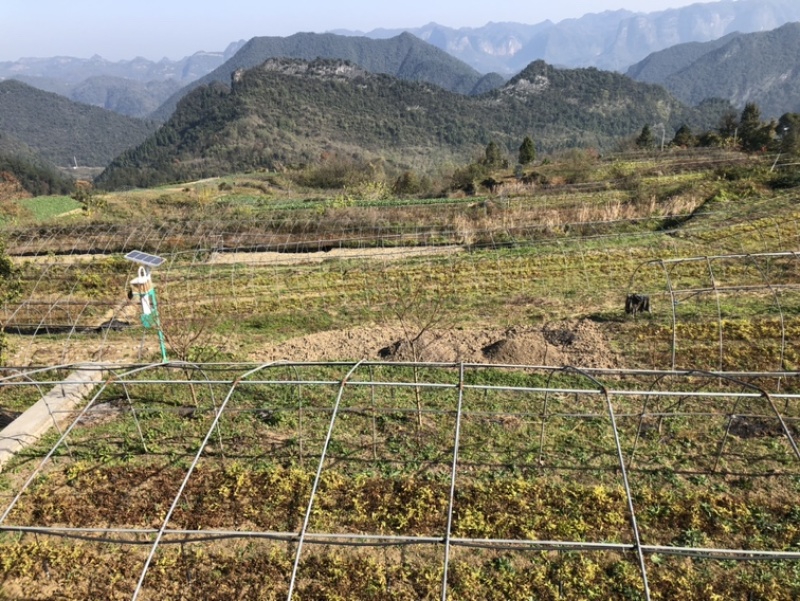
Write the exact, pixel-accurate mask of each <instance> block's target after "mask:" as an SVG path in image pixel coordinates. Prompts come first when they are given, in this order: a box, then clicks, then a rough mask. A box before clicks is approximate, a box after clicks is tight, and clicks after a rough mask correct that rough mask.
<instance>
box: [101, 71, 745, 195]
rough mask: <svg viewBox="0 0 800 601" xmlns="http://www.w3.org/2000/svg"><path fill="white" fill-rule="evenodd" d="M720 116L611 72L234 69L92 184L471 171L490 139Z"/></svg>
mask: <svg viewBox="0 0 800 601" xmlns="http://www.w3.org/2000/svg"><path fill="white" fill-rule="evenodd" d="M706 108H709V107H706ZM716 109H719V110H716ZM716 109H715V110H713V111H711V112H710V113H707V114H703V113H702V112H701V111H698V110H696V109H690V108H688V107H686V106H685V105H682V104H681V103H679V102H678V101H677V100H675V99H674V98H673V97H671V96H670V95H669V94H668V93H667V92H666V91H665V90H664V89H663V88H661V87H660V86H655V85H651V84H643V83H638V82H635V81H633V80H632V79H630V78H628V77H625V76H624V75H621V74H618V73H612V72H609V71H599V70H597V69H593V68H590V69H576V70H559V69H555V68H553V67H551V66H549V65H546V64H545V63H544V62H542V61H537V62H535V63H533V64H531V65H530V66H528V67H527V68H526V69H525V70H524V71H523V72H522V73H520V74H519V75H518V76H516V77H515V78H513V79H512V80H510V81H509V82H508V83H507V84H505V85H504V86H502V87H501V88H499V89H496V90H493V91H491V92H487V93H485V94H482V95H480V96H465V95H462V94H458V93H454V92H450V91H447V90H445V89H443V88H440V87H437V86H434V85H431V84H429V83H425V82H415V81H406V80H401V79H398V78H395V77H392V76H389V75H384V74H376V73H371V72H369V71H367V70H366V69H364V68H363V67H362V66H358V65H356V64H354V63H351V62H346V61H341V60H330V59H317V60H314V61H311V62H308V61H302V60H299V59H277V58H275V59H269V60H267V61H266V62H264V63H263V64H261V65H260V66H258V67H254V68H250V69H241V70H237V71H235V72H234V74H233V77H232V80H231V86H230V87H228V86H227V85H225V84H223V83H221V82H216V81H213V82H211V83H210V84H209V85H205V86H200V87H198V88H196V89H194V90H193V91H191V92H190V93H188V94H187V95H186V96H185V97H184V98H183V99H182V100H181V101H180V102H179V103H178V106H177V109H176V110H175V111H174V113H173V114H172V116H171V117H170V118H169V120H168V121H167V122H166V123H165V124H164V125H163V126H162V127H161V128H160V129H159V130H158V131H157V132H155V133H154V134H153V135H152V136H150V137H149V138H148V139H147V140H146V141H145V142H144V143H143V144H141V145H140V146H139V147H137V148H135V149H131V150H129V151H126V152H125V153H124V154H123V155H121V156H119V157H118V158H117V159H115V160H114V161H113V163H112V164H111V165H109V166H108V168H107V169H106V170H105V171H104V172H103V173H102V174H101V175H100V176H99V177H98V179H97V180H96V182H97V184H98V185H100V186H104V187H111V188H114V187H121V186H145V187H149V186H153V185H158V184H162V183H166V182H175V181H187V180H193V179H199V178H204V177H211V176H216V175H223V174H227V173H236V172H243V171H251V170H255V169H263V168H268V169H277V168H281V167H285V166H300V165H304V164H309V163H310V164H315V163H317V162H318V161H319V157H320V156H321V155H322V154H325V155H337V154H338V155H340V156H347V157H353V156H359V157H362V158H363V159H364V160H369V161H373V160H375V161H378V162H381V163H386V164H387V165H391V166H393V168H396V169H407V168H411V167H419V166H420V164H423V165H424V164H427V165H430V164H434V163H435V164H439V165H441V164H443V163H445V162H447V161H449V160H452V161H461V162H463V161H465V160H466V161H468V160H470V159H472V158H474V156H475V154H476V153H479V152H481V151H482V149H483V148H484V147H485V145H486V144H487V143H488V142H489V141H495V142H496V143H497V144H499V145H500V146H501V147H502V148H504V149H505V150H506V152H508V153H513V152H515V151H516V149H517V148H518V147H519V144H520V143H521V141H522V139H523V138H524V137H525V136H527V135H530V136H532V137H533V138H534V139H535V140H536V144H537V148H538V149H539V150H540V151H550V150H554V149H558V148H568V147H573V146H593V147H595V148H600V149H603V148H612V147H614V146H615V145H616V144H617V143H619V141H620V140H621V139H623V138H625V137H627V136H631V135H633V134H635V133H637V132H638V131H640V129H641V127H642V125H643V124H647V123H659V122H660V123H664V124H665V125H666V127H667V128H673V129H677V127H679V126H680V125H682V124H684V123H687V124H689V125H690V126H691V127H693V128H697V129H699V128H703V127H709V126H710V124H712V123H716V122H718V120H719V117H720V116H721V115H722V113H723V110H727V109H729V105H725V106H724V107H719V106H718V107H716ZM668 131H669V130H668Z"/></svg>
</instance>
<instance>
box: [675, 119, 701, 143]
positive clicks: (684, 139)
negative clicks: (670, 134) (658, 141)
mask: <svg viewBox="0 0 800 601" xmlns="http://www.w3.org/2000/svg"><path fill="white" fill-rule="evenodd" d="M672 145H673V146H678V147H681V148H692V147H693V146H697V138H695V136H694V134H693V133H692V130H691V129H690V128H689V126H688V125H686V124H683V125H681V126H680V127H679V128H678V131H676V132H675V137H674V138H673V139H672Z"/></svg>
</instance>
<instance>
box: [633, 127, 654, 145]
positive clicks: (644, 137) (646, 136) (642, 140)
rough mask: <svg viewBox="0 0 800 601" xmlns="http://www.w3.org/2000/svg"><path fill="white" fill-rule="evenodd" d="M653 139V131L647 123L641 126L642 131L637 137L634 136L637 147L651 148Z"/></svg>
mask: <svg viewBox="0 0 800 601" xmlns="http://www.w3.org/2000/svg"><path fill="white" fill-rule="evenodd" d="M653 141H654V140H653V132H652V130H651V129H650V126H649V125H645V126H644V127H643V128H642V132H641V133H640V134H639V137H638V138H636V145H637V146H638V147H639V148H652V147H653Z"/></svg>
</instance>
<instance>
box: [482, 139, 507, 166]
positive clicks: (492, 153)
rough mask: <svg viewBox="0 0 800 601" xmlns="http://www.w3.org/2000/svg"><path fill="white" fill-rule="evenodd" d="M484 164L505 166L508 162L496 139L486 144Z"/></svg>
mask: <svg viewBox="0 0 800 601" xmlns="http://www.w3.org/2000/svg"><path fill="white" fill-rule="evenodd" d="M483 164H484V165H486V166H487V167H503V166H506V165H507V164H508V163H507V161H506V160H505V159H504V158H503V153H502V151H501V150H500V147H499V146H498V145H497V144H496V143H495V141H494V140H492V141H491V142H489V143H488V144H487V145H486V150H485V151H484V159H483Z"/></svg>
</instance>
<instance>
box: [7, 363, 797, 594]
mask: <svg viewBox="0 0 800 601" xmlns="http://www.w3.org/2000/svg"><path fill="white" fill-rule="evenodd" d="M105 369H106V370H107V376H108V377H107V379H106V380H105V383H104V384H102V385H100V386H98V387H97V388H96V389H95V391H94V393H93V395H92V396H91V398H90V401H89V402H88V403H87V405H86V406H85V407H84V408H83V409H82V410H81V411H80V413H79V414H78V415H76V416H74V419H70V420H68V422H67V423H68V425H67V426H66V427H64V428H62V429H61V431H60V432H59V433H53V434H52V435H51V436H50V437H49V438H48V439H47V440H45V441H43V442H42V443H41V444H39V445H38V446H35V447H31V448H29V449H28V450H26V451H24V452H23V453H22V454H20V455H19V456H18V457H16V458H15V459H14V462H13V464H12V469H10V470H7V471H6V473H5V474H3V476H2V481H1V482H2V486H1V487H0V490H2V491H3V492H2V497H0V510H1V511H2V513H0V529H1V530H2V533H0V536H2V538H3V548H4V555H3V557H4V560H3V563H2V570H3V571H2V582H3V585H2V586H3V588H2V589H0V590H2V592H3V594H4V595H6V596H7V597H9V598H16V597H18V596H19V595H20V594H23V591H24V595H25V596H26V598H30V599H44V598H51V597H52V595H53V594H54V593H55V591H59V593H58V594H59V595H61V596H62V598H75V599H79V598H108V599H116V598H119V599H135V598H141V599H181V598H187V597H191V598H216V599H284V598H296V599H331V598H342V599H344V598H360V599H368V598H376V599H378V598H390V599H420V598H431V599H432V598H450V599H528V598H531V597H533V598H541V599H588V598H598V599H611V598H614V599H616V598H619V599H646V598H650V599H668V598H681V599H708V598H713V596H714V595H719V596H720V598H726V599H739V598H740V599H748V598H759V599H793V598H796V597H797V595H798V594H800V574H798V566H799V565H800V564H799V563H798V561H800V548H798V543H800V512H799V511H798V505H797V503H796V499H797V494H798V486H800V453H798V448H797V443H796V439H797V433H798V423H799V422H798V418H800V405H798V403H800V394H798V392H799V390H798V381H797V378H796V375H795V374H772V375H765V374H762V375H760V376H759V375H755V374H740V375H739V376H738V377H734V376H731V375H726V376H718V375H711V374H703V373H685V372H643V371H607V370H578V369H573V368H564V369H547V368H537V367H520V366H515V367H501V366H490V365H474V364H455V365H447V364H433V363H422V364H416V365H414V364H403V363H383V362H381V363H376V362H371V363H370V362H361V363H315V364H307V363H302V364H297V363H281V362H278V363H269V364H263V365H257V364H249V365H238V364H214V365H211V364H207V365H192V364H174V365H148V366H139V367H130V368H125V367H122V366H118V367H114V368H105ZM46 374H47V371H45V372H44V373H41V372H34V371H31V372H30V373H27V374H18V375H14V374H11V373H9V374H8V375H7V376H6V378H5V379H4V380H3V383H4V385H5V386H6V387H7V388H20V389H25V388H30V387H37V386H43V385H44V384H40V383H38V380H41V379H42V375H46ZM52 377H53V375H52V374H50V375H49V378H52Z"/></svg>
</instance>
